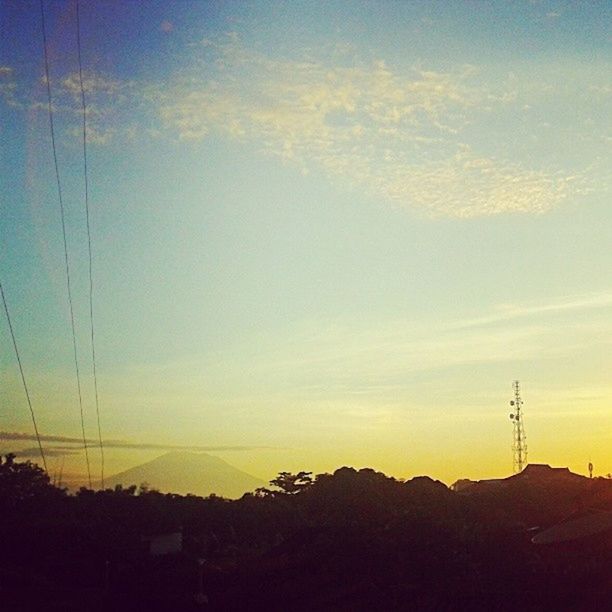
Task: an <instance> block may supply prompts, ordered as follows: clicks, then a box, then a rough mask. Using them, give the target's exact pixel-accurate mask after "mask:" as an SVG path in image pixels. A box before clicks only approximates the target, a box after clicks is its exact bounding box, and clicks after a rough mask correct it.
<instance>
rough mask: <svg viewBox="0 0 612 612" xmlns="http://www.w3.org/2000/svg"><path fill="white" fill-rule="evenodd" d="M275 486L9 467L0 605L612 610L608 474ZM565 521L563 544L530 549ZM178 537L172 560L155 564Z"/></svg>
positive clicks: (1, 508)
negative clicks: (53, 473) (192, 492)
mask: <svg viewBox="0 0 612 612" xmlns="http://www.w3.org/2000/svg"><path fill="white" fill-rule="evenodd" d="M528 469H529V468H528ZM276 484H277V485H280V486H277V487H276V488H275V490H274V491H269V490H260V491H258V492H257V493H256V494H252V495H245V496H244V497H243V498H242V499H240V500H237V501H228V500H224V499H221V498H216V497H210V498H206V499H203V498H199V497H195V496H177V495H164V494H161V493H158V492H155V491H148V490H146V488H145V489H144V490H142V489H140V490H136V488H135V487H133V488H130V489H117V490H113V491H110V490H109V491H102V492H93V491H89V490H85V489H83V490H81V491H80V492H79V493H78V494H76V495H67V494H66V492H65V491H63V490H61V489H58V488H56V487H53V486H52V485H50V484H49V482H48V479H47V478H46V476H45V474H44V473H42V472H41V471H40V470H39V469H38V468H36V467H35V466H32V465H31V464H28V463H25V464H24V463H16V462H15V461H14V460H13V458H11V457H9V458H8V459H6V458H4V459H3V460H2V464H1V465H0V541H1V542H2V555H0V609H2V610H7V611H9V610H11V611H12V610H50V611H54V610H58V611H59V610H62V611H64V610H65V611H73V610H74V611H86V610H177V611H181V610H185V611H188V610H211V611H212V610H214V611H217V610H241V611H242V610H279V611H281V610H282V611H291V610H304V611H306V610H309V611H316V610H347V611H349V610H351V611H352V610H518V609H521V610H572V611H579V610H598V611H599V610H608V609H612V530H611V529H610V528H609V527H606V526H605V525H606V520H607V518H606V517H607V516H608V515H606V513H607V512H611V511H612V480H609V479H600V478H595V479H592V480H591V479H587V478H582V477H579V476H576V475H571V474H569V472H568V473H567V474H565V475H563V474H561V475H558V474H553V473H552V472H551V473H550V474H549V473H548V472H547V470H545V469H541V470H539V471H535V470H532V472H531V474H530V475H526V473H525V472H524V473H523V474H522V475H519V476H515V477H513V478H510V479H506V480H505V481H497V482H493V483H491V482H489V483H480V484H475V485H471V486H468V487H466V488H464V490H463V491H459V492H455V491H452V490H450V489H448V488H447V487H446V486H444V485H443V484H441V483H439V482H435V481H432V480H431V479H429V478H425V477H423V478H415V479H412V480H410V481H408V482H400V481H396V480H394V479H391V478H388V477H386V476H384V475H383V474H380V473H377V472H374V471H373V470H367V469H366V470H360V471H355V470H353V469H351V468H342V469H340V470H337V471H336V472H335V473H334V474H333V475H329V474H324V475H320V476H318V477H317V478H316V479H314V480H312V479H310V477H309V475H308V474H304V473H302V474H301V475H300V476H299V477H295V476H292V475H285V476H281V478H280V479H277V482H276ZM592 517H595V518H592ZM572 521H574V522H572ZM560 522H565V524H566V526H565V527H564V528H563V529H562V530H561V532H563V533H565V536H564V537H565V539H564V540H562V541H552V542H548V543H541V544H537V543H534V542H533V541H532V539H533V538H534V537H535V538H536V540H537V539H538V534H542V535H541V537H540V539H546V538H547V537H548V539H549V540H550V539H551V537H552V539H554V538H555V537H556V536H555V535H554V534H555V533H556V532H547V529H548V528H550V527H552V526H554V525H558V524H559V523H560ZM570 523H571V524H570ZM602 525H603V527H602ZM557 529H558V528H557ZM572 529H573V531H572ZM181 531H182V550H181V551H180V552H177V553H174V554H167V555H157V556H153V555H151V554H150V547H151V545H154V544H155V542H158V543H159V542H160V541H161V540H156V539H155V536H159V535H160V534H170V533H173V532H175V533H179V532H181ZM550 533H552V534H553V535H552V536H547V534H550ZM568 533H569V535H570V536H571V539H567V536H568ZM173 537H174V539H175V540H176V539H177V538H180V536H173ZM173 537H172V536H171V537H169V541H172V538H173ZM177 541H178V540H177ZM200 584H201V585H202V587H201V589H200ZM200 591H201V594H200V596H199V597H198V596H197V594H198V592H200ZM202 593H203V594H204V595H205V597H206V599H207V600H208V603H205V602H204V597H203V596H202Z"/></svg>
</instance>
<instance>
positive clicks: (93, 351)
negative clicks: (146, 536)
mask: <svg viewBox="0 0 612 612" xmlns="http://www.w3.org/2000/svg"><path fill="white" fill-rule="evenodd" d="M79 4H80V3H79V0H77V3H76V22H77V52H78V58H79V84H80V86H81V105H82V107H83V180H84V183H85V217H86V219H87V247H88V249H89V323H90V330H91V362H92V367H93V381H94V394H95V400H96V419H97V421H98V440H99V442H100V460H101V463H100V465H101V467H100V475H101V485H102V488H104V444H103V442H102V427H101V425H100V402H99V399H98V375H97V368H96V343H95V338H94V310H93V257H92V249H91V227H90V223H89V173H88V171H87V104H86V102H85V88H84V87H83V64H82V61H81V19H80V14H79Z"/></svg>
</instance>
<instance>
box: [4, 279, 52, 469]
mask: <svg viewBox="0 0 612 612" xmlns="http://www.w3.org/2000/svg"><path fill="white" fill-rule="evenodd" d="M0 293H1V294H2V303H3V304H4V312H5V313H6V320H7V321H8V326H9V331H10V332H11V338H12V340H13V348H14V349H15V356H16V357H17V364H18V365H19V372H20V374H21V382H22V383H23V390H24V391H25V395H26V398H27V400H28V406H29V407H30V415H31V416H32V424H33V425H34V432H35V433H36V441H37V442H38V449H39V450H40V456H41V457H42V462H43V465H44V466H45V472H47V460H46V459H45V452H44V451H43V447H42V443H41V441H40V434H39V433H38V427H37V425H36V417H35V416H34V408H32V401H31V400H30V393H29V391H28V385H27V384H26V379H25V375H24V373H23V367H22V365H21V358H20V357H19V349H18V348H17V340H16V339H15V332H13V325H12V323H11V315H10V314H9V309H8V304H7V303H6V297H5V295H4V289H3V288H2V283H1V282H0Z"/></svg>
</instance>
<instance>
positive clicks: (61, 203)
mask: <svg viewBox="0 0 612 612" xmlns="http://www.w3.org/2000/svg"><path fill="white" fill-rule="evenodd" d="M40 12H41V18H42V35H43V48H44V57H45V81H46V83H47V103H48V109H49V128H50V130H51V146H52V149H53V163H54V166H55V179H56V183H57V193H58V198H59V206H60V217H61V221H62V236H63V241H64V262H65V267H66V285H67V288H68V304H69V307H70V326H71V329H72V347H73V352H74V368H75V373H76V381H77V393H78V398H79V412H80V417H81V433H82V435H83V450H84V451H85V461H86V463H87V479H88V482H89V487H90V488H91V470H90V467H89V451H88V448H87V439H86V437H85V417H84V413H83V396H82V393H81V376H80V373H79V359H78V351H77V341H76V330H75V324H74V307H73V302H72V289H71V282H70V259H69V257H68V241H67V239H66V218H65V213H64V200H63V197H62V185H61V181H60V174H59V166H58V163H57V148H56V145H55V129H54V125H53V104H52V101H51V80H50V78H49V53H48V49H47V29H46V24H45V6H44V0H40Z"/></svg>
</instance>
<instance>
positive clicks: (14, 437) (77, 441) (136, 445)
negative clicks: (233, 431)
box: [0, 431, 261, 454]
mask: <svg viewBox="0 0 612 612" xmlns="http://www.w3.org/2000/svg"><path fill="white" fill-rule="evenodd" d="M36 439H37V438H36V436H35V435H34V434H28V433H22V432H14V431H1V432H0V440H5V441H13V442H23V441H36ZM40 440H41V442H45V443H48V444H58V443H59V444H69V445H74V446H62V447H55V450H56V451H57V452H62V453H63V454H74V453H75V452H78V450H79V449H78V447H79V446H82V445H83V439H82V438H72V437H69V436H54V435H41V436H40ZM87 445H88V446H90V447H98V446H99V442H98V440H87ZM104 448H118V449H130V450H190V451H197V452H207V451H211V452H212V451H249V450H254V449H257V448H261V447H256V446H197V445H196V446H185V445H172V444H157V443H147V442H129V441H124V440H104ZM34 450H36V451H37V453H40V451H39V450H38V449H34ZM19 452H24V451H19ZM45 452H46V451H45Z"/></svg>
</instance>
